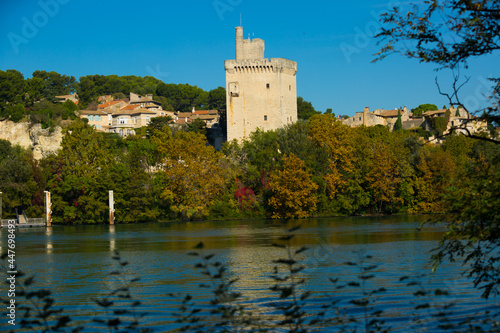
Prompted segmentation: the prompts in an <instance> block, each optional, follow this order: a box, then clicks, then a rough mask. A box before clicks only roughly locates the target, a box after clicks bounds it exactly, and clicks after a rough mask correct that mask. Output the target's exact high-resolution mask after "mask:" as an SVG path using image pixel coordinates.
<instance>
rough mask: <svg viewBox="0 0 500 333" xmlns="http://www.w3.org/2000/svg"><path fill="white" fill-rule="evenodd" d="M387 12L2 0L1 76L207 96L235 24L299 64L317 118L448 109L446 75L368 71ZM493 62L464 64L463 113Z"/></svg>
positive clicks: (269, 50)
mask: <svg viewBox="0 0 500 333" xmlns="http://www.w3.org/2000/svg"><path fill="white" fill-rule="evenodd" d="M54 4H57V6H56V5H54ZM387 8H388V2H387V1H384V0H355V1H350V2H349V1H331V0H329V1H309V2H305V1H296V0H288V1H269V0H267V1H262V0H253V1H250V0H200V1H191V0H182V1H165V0H163V1H156V0H152V1H127V0H121V1H116V0H110V1H102V0H101V1H96V0H85V1H84V0H40V1H38V0H20V1H15V0H12V1H10V0H9V1H7V0H0V31H1V34H0V69H1V70H6V69H17V70H19V71H20V72H22V73H23V74H24V76H25V77H31V74H32V73H33V71H35V70H46V71H56V72H58V73H61V74H66V75H73V76H75V77H76V78H77V79H78V78H79V77H80V76H85V75H89V74H102V75H109V74H117V75H137V76H146V75H151V76H155V77H157V78H158V79H160V80H162V81H164V82H166V83H189V84H192V85H197V86H199V87H201V88H203V89H205V90H210V89H213V88H216V87H218V86H224V85H225V73H224V60H225V59H234V57H235V50H234V49H235V45H234V28H235V27H236V26H238V25H240V16H241V18H242V22H243V27H244V36H245V38H248V35H249V34H250V36H252V37H255V38H257V37H258V38H262V39H264V41H265V42H266V51H265V56H266V57H267V58H271V57H273V58H280V57H281V58H287V59H291V60H294V61H297V63H298V69H299V70H298V73H297V86H298V91H297V94H298V95H299V96H302V97H303V98H304V99H306V100H308V101H311V102H312V103H313V105H314V107H315V108H316V109H317V110H319V111H325V110H326V109H327V108H332V109H333V111H334V112H335V113H336V114H337V115H338V114H343V115H344V114H347V115H353V114H354V112H356V111H361V110H362V109H363V107H365V106H369V107H370V109H372V110H373V109H376V108H385V109H390V108H395V107H400V106H407V107H409V108H414V107H416V106H417V105H419V104H422V103H433V104H436V105H437V106H438V107H442V106H443V105H444V104H447V100H446V98H444V97H442V96H440V95H439V93H438V90H437V88H436V85H435V82H434V80H435V77H436V75H438V76H439V78H440V80H441V82H442V83H443V88H444V89H448V88H449V82H450V80H449V79H450V77H451V74H450V73H449V72H446V71H443V72H439V73H436V72H435V71H434V68H435V67H434V66H432V65H425V64H420V63H419V62H418V61H416V60H409V59H405V58H403V57H401V56H391V57H389V58H388V59H386V60H384V61H382V62H380V63H375V64H373V63H371V60H372V59H373V54H374V53H375V52H377V50H378V47H377V43H376V41H375V40H373V39H372V38H371V36H373V33H374V32H375V31H376V29H377V27H378V19H377V18H376V17H377V15H378V14H379V13H380V12H382V11H384V10H386V9H387ZM346 50H348V51H346ZM498 60H499V58H498V54H497V55H492V56H488V57H483V58H481V60H480V61H472V62H470V68H469V70H468V71H467V72H466V73H464V74H467V75H469V76H470V77H471V78H470V82H469V83H468V84H467V86H466V87H465V88H464V89H463V91H462V98H463V100H464V101H465V102H466V104H467V105H468V106H470V107H472V108H474V107H476V106H480V105H484V99H485V97H484V95H485V94H487V93H488V91H489V88H490V87H491V85H490V84H489V83H488V82H487V81H486V78H488V77H491V76H496V77H498V76H500V75H499V68H500V67H499V66H498V65H499V61H498Z"/></svg>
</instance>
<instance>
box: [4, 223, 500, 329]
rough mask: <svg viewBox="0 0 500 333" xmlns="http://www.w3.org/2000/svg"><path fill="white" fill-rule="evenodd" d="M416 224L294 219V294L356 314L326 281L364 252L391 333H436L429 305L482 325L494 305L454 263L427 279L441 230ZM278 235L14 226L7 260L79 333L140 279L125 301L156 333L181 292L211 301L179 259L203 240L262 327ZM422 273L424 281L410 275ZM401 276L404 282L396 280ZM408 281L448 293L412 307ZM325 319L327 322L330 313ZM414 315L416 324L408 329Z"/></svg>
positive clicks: (272, 296)
mask: <svg viewBox="0 0 500 333" xmlns="http://www.w3.org/2000/svg"><path fill="white" fill-rule="evenodd" d="M425 219H426V217H424V216H393V217H356V218H354V217H352V218H323V219H308V220H301V221H298V222H295V223H299V222H300V225H301V228H300V229H299V230H298V231H296V232H295V237H294V238H293V239H292V241H291V244H290V245H291V246H292V248H293V249H298V248H300V247H302V246H306V247H307V248H309V250H308V251H305V252H303V253H301V254H299V255H298V256H297V257H296V259H299V260H300V263H301V264H304V266H305V267H306V268H305V269H304V270H303V271H302V272H300V274H299V275H300V277H301V278H304V279H305V281H306V282H305V284H303V285H301V286H300V287H299V290H300V293H302V292H303V291H305V290H309V291H311V292H312V294H311V298H310V299H309V300H308V303H307V305H306V306H305V309H306V311H310V312H311V313H313V312H314V311H317V310H318V309H320V306H321V305H322V304H327V303H331V302H332V301H338V302H339V303H338V304H337V306H338V307H340V308H341V312H343V313H344V315H345V316H351V317H355V318H358V319H359V318H361V317H363V315H364V313H363V310H362V309H360V308H359V307H355V306H353V305H352V303H349V300H351V299H360V298H362V297H363V295H362V288H358V287H349V288H342V289H336V287H335V285H334V284H333V283H332V282H331V280H330V278H338V279H339V281H338V282H337V285H342V284H346V283H348V282H351V281H358V282H359V281H360V280H359V279H358V276H359V275H360V268H359V266H353V265H346V264H345V263H346V262H357V263H361V261H362V258H365V257H366V256H367V255H370V256H372V258H371V259H368V260H367V261H366V262H364V265H365V267H367V266H369V265H376V268H374V269H373V271H372V273H373V274H374V277H373V278H372V279H370V280H367V284H366V285H365V289H364V290H365V291H368V290H374V289H377V288H379V287H384V288H385V289H386V291H384V292H382V293H380V294H379V295H377V296H373V297H371V300H372V301H375V303H374V307H375V308H374V310H373V311H377V310H383V311H384V313H383V317H384V318H385V321H386V325H387V326H388V327H390V328H391V330H393V331H398V332H411V331H426V330H427V331H439V329H438V328H437V326H436V325H438V320H437V319H435V318H434V319H433V318H432V316H433V315H435V314H436V313H437V310H436V309H434V306H437V307H441V308H442V307H443V306H444V305H445V304H454V305H453V306H452V307H451V308H450V310H449V311H450V314H449V315H448V316H447V320H449V321H450V322H452V323H458V322H459V321H461V320H462V319H463V318H466V317H472V318H475V319H481V318H485V315H484V313H485V311H493V312H495V311H496V312H498V309H499V302H498V299H490V300H484V299H481V298H480V292H478V291H477V290H475V289H474V288H473V287H472V284H471V281H470V280H468V279H467V278H464V277H462V276H461V274H460V271H461V269H462V267H460V265H458V264H453V265H452V264H446V265H442V266H441V267H439V269H438V270H437V271H436V272H435V273H432V272H431V266H430V264H429V256H430V251H431V250H432V249H433V248H434V247H435V246H436V245H437V244H438V241H439V239H440V237H441V235H442V233H443V231H444V229H443V227H442V226H436V225H427V226H425V227H424V228H423V229H422V230H419V226H420V224H421V222H422V221H424V220H425ZM286 230H287V227H286V226H285V225H283V224H282V223H280V222H275V221H259V220H257V221H224V222H192V223H148V224H131V225H115V226H108V225H86V226H53V227H52V228H32V229H19V230H18V231H17V235H16V236H17V237H16V263H17V265H18V269H20V270H23V271H25V272H26V273H28V274H29V275H31V274H32V275H35V277H36V284H35V286H36V287H38V288H48V289H50V290H52V292H53V295H54V298H55V300H56V306H59V307H62V308H64V309H65V312H66V313H68V314H69V315H70V316H71V317H72V318H73V320H74V321H75V322H76V323H79V324H81V325H83V326H85V327H86V329H85V331H88V332H96V331H101V330H102V329H103V328H102V326H99V325H100V324H99V323H92V322H91V320H92V319H93V318H95V317H96V316H97V317H99V316H101V317H102V316H103V315H102V310H101V309H100V308H98V307H97V306H96V304H95V301H94V300H95V299H99V298H102V297H105V296H106V293H107V292H109V291H110V290H113V289H117V288H120V287H121V286H123V285H125V284H126V281H127V280H131V279H134V278H140V280H139V281H137V282H135V283H134V285H133V287H132V288H131V293H132V296H133V298H134V299H137V300H140V301H141V302H142V304H141V306H140V307H139V309H140V311H144V312H146V313H147V315H146V316H145V317H144V318H142V319H141V321H140V322H141V323H142V325H144V326H147V327H149V328H151V329H152V330H153V331H155V332H164V331H171V330H174V329H176V328H178V327H179V326H177V325H178V324H175V323H174V320H175V317H174V316H173V312H175V310H176V308H177V307H178V306H179V304H180V303H179V298H177V297H171V296H168V294H170V293H174V294H179V295H185V294H188V293H189V294H190V295H193V296H194V297H195V298H199V301H200V302H201V304H204V302H205V301H206V300H207V299H208V298H210V297H211V295H209V294H207V293H208V292H209V290H208V291H207V290H206V289H203V288H199V284H200V283H204V282H205V281H206V279H205V277H204V276H203V275H202V274H200V272H199V271H198V270H196V269H194V265H195V264H196V262H197V259H198V258H197V257H194V256H190V255H188V253H189V252H190V251H192V249H193V247H194V246H196V245H197V244H198V243H199V242H203V243H204V249H203V254H205V255H206V254H214V255H215V257H214V259H213V260H219V261H220V262H222V263H224V264H225V265H226V267H227V278H228V279H232V278H238V279H239V280H238V281H237V282H236V283H234V285H233V289H232V290H233V291H237V292H240V293H241V294H242V295H243V297H242V298H240V302H241V304H245V305H246V306H248V307H249V309H251V310H252V313H254V314H256V315H257V316H261V317H262V318H266V319H267V320H268V322H270V321H272V318H273V316H274V315H275V314H276V311H275V310H274V309H273V308H272V307H271V306H270V303H273V302H274V301H276V300H277V298H276V296H277V293H276V292H273V291H271V290H269V287H270V286H271V285H272V284H273V282H274V281H273V280H272V279H270V275H271V272H272V270H273V267H274V266H275V265H276V264H275V263H273V262H272V261H273V260H275V259H278V258H281V257H283V255H284V254H285V250H283V249H280V248H277V247H274V246H272V244H273V243H274V242H276V241H277V240H278V239H279V238H280V237H281V236H283V235H286ZM6 246H7V232H6V230H2V235H1V243H0V247H1V248H2V251H4V252H5V251H6V249H7V248H6ZM115 250H117V251H119V254H120V256H121V258H122V259H123V260H124V261H127V262H128V265H127V266H124V268H123V272H122V274H121V275H119V276H115V275H110V273H111V272H113V271H115V270H116V268H117V262H116V260H113V259H112V257H113V255H112V254H113V252H114V251H115ZM422 274H425V276H421V277H417V276H420V275H422ZM402 276H411V277H412V278H410V279H408V280H404V281H400V278H401V277H402ZM410 280H411V281H413V280H414V281H418V282H420V283H421V286H422V287H424V288H425V289H427V290H434V289H437V288H439V289H440V290H446V291H447V292H448V295H440V296H434V297H432V298H431V299H430V300H427V299H425V302H430V303H431V305H432V306H431V308H430V309H425V310H418V311H417V310H414V308H415V306H416V305H418V304H421V303H422V302H424V298H422V297H420V298H419V297H415V296H414V295H413V293H414V292H415V291H416V290H418V288H419V287H418V285H415V286H407V285H406V282H408V281H410ZM2 293H3V291H2ZM419 302H421V303H419ZM327 316H330V317H332V316H334V315H333V312H332V313H329V314H327ZM486 317H488V315H486ZM417 318H421V319H422V323H420V324H417V323H416V319H417ZM6 321H7V319H6V317H5V318H4V319H2V321H1V322H0V327H4V328H6V325H4V324H5V323H6ZM352 325H355V324H352ZM352 327H353V326H352ZM352 327H351V328H352ZM360 327H361V326H360ZM323 331H332V332H333V331H335V328H334V327H326V328H323ZM464 331H467V330H466V329H465V327H464Z"/></svg>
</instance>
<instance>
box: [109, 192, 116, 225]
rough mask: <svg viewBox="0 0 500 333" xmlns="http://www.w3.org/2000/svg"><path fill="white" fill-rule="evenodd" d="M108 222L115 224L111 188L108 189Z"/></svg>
mask: <svg viewBox="0 0 500 333" xmlns="http://www.w3.org/2000/svg"><path fill="white" fill-rule="evenodd" d="M109 224H115V202H114V200H113V190H111V191H109Z"/></svg>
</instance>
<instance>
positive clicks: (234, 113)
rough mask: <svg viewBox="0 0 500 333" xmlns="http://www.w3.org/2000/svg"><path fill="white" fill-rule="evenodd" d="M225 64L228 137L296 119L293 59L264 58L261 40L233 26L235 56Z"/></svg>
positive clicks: (239, 138) (271, 127) (236, 136)
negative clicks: (250, 36) (234, 29)
mask: <svg viewBox="0 0 500 333" xmlns="http://www.w3.org/2000/svg"><path fill="white" fill-rule="evenodd" d="M224 65H225V69H226V91H227V95H226V102H227V140H228V141H230V140H233V139H238V140H241V139H244V138H247V137H248V135H249V134H250V133H251V132H253V131H255V130H256V129H257V128H261V129H263V130H266V131H267V130H274V129H277V128H279V127H282V126H284V125H286V124H290V123H293V122H295V121H297V80H296V74H297V63H296V62H295V61H291V60H287V59H283V58H271V60H269V59H266V58H264V41H263V40H262V39H260V38H255V39H254V40H251V39H243V28H242V27H236V60H226V61H225V63H224Z"/></svg>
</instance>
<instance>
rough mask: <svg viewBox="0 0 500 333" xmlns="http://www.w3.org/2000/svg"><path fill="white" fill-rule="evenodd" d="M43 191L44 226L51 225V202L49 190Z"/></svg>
mask: <svg viewBox="0 0 500 333" xmlns="http://www.w3.org/2000/svg"><path fill="white" fill-rule="evenodd" d="M43 192H44V193H45V221H46V226H47V227H50V226H51V225H52V202H51V201H50V192H49V191H43Z"/></svg>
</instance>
